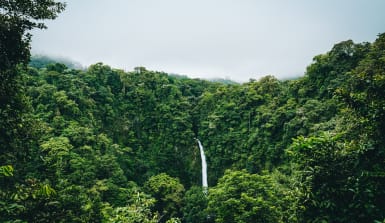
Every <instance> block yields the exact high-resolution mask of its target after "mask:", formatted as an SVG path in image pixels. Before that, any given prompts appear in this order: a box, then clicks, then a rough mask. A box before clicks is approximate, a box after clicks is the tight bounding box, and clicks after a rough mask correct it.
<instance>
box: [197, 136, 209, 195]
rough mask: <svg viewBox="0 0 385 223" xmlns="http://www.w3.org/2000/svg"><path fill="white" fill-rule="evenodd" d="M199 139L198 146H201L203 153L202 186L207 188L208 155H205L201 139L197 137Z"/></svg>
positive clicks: (200, 149)
mask: <svg viewBox="0 0 385 223" xmlns="http://www.w3.org/2000/svg"><path fill="white" fill-rule="evenodd" d="M197 141H198V146H199V151H200V153H201V160H202V187H203V188H205V189H207V187H208V183H207V163H206V156H205V151H204V150H203V146H202V143H201V141H199V139H197Z"/></svg>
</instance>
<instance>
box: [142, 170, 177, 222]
mask: <svg viewBox="0 0 385 223" xmlns="http://www.w3.org/2000/svg"><path fill="white" fill-rule="evenodd" d="M144 190H145V192H147V193H148V194H150V195H152V196H153V197H154V198H155V200H156V202H155V206H154V211H157V212H158V213H159V214H160V215H161V216H162V217H161V218H162V219H168V218H170V217H179V216H180V215H181V210H180V209H181V207H182V201H183V195H184V187H183V185H182V184H181V183H180V182H179V179H177V178H173V177H171V176H169V175H167V174H165V173H161V174H159V175H156V176H152V177H150V179H148V181H147V182H146V183H145V184H144ZM163 222H164V221H163Z"/></svg>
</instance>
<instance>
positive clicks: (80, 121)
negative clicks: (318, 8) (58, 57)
mask: <svg viewBox="0 0 385 223" xmlns="http://www.w3.org/2000/svg"><path fill="white" fill-rule="evenodd" d="M24 2H29V3H30V4H32V6H36V7H32V8H33V9H34V10H28V8H29V7H27V6H26V5H25V4H24ZM22 3H23V4H22ZM34 4H35V5H34ZM28 6H29V5H28ZM64 7H65V5H64V4H61V3H56V2H55V1H52V0H45V1H39V2H38V3H37V2H36V1H0V8H1V9H2V10H0V13H1V14H0V15H1V16H0V31H1V32H0V43H1V44H0V58H1V59H0V68H1V69H0V78H1V81H0V222H13V223H16V222H143V223H155V222H162V223H164V222H167V223H177V222H186V223H198V222H199V223H210V222H216V223H225V222H226V223H231V222H237V223H243V222H261V223H262V222H263V223H266V222H365V223H366V222H373V223H381V222H385V163H384V162H385V137H384V136H383V133H384V131H383V129H385V109H384V108H385V34H380V35H378V37H377V39H376V40H375V41H374V42H373V43H353V42H352V41H350V40H347V41H343V42H340V43H337V44H336V45H334V47H333V48H332V49H331V50H330V51H329V52H327V53H325V54H322V55H318V56H315V57H314V60H313V63H312V64H310V65H309V66H308V67H307V69H306V73H305V75H304V76H303V77H300V78H297V79H293V80H278V79H276V78H275V77H273V76H266V77H263V78H261V79H259V80H250V81H249V82H247V83H243V84H237V83H230V84H229V83H222V82H211V81H206V80H200V79H190V78H187V77H181V76H175V75H168V74H166V73H163V72H156V71H149V70H147V69H145V68H144V67H138V68H136V69H135V70H134V71H132V72H125V71H123V70H119V69H113V68H111V67H109V66H107V65H105V64H102V63H97V64H94V65H91V66H90V67H89V68H87V69H76V68H74V67H72V65H71V64H67V65H65V64H63V63H57V61H52V60H51V59H49V58H47V57H45V58H44V57H40V58H36V57H32V58H30V56H29V44H30V36H29V35H26V33H28V31H29V30H31V29H33V28H42V27H43V24H40V23H38V22H36V21H39V20H42V19H54V18H55V17H56V15H57V14H58V13H60V12H61V11H62V10H63V9H64ZM28 62H29V65H28ZM196 139H200V140H202V142H203V144H204V145H205V148H204V154H203V147H201V144H200V142H199V141H198V142H199V144H197V143H198V142H197V140H196ZM198 145H199V146H200V147H198ZM203 158H205V159H207V163H208V165H207V180H206V178H205V177H204V173H202V172H201V170H204V169H205V162H201V161H202V160H204V159H203ZM203 172H205V171H203ZM201 174H202V175H201ZM201 176H203V178H202V177H201ZM207 181H208V182H210V187H208V188H206V187H207ZM202 185H203V188H202Z"/></svg>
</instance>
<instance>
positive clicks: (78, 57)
mask: <svg viewBox="0 0 385 223" xmlns="http://www.w3.org/2000/svg"><path fill="white" fill-rule="evenodd" d="M66 2H67V9H66V11H65V12H64V13H62V14H61V15H59V17H58V18H57V19H56V20H54V21H49V22H47V25H48V29H47V30H42V31H40V30H38V31H34V32H33V35H34V36H33V41H32V52H33V53H34V54H45V55H51V56H61V57H66V58H70V59H72V60H74V61H77V62H79V63H81V64H83V65H84V66H88V65H90V64H93V63H96V62H103V63H105V64H108V65H110V66H112V67H114V68H121V69H124V70H126V71H131V70H133V68H134V67H137V66H144V67H146V68H147V69H150V70H157V71H164V72H168V73H178V74H184V75H188V76H190V77H199V78H216V77H219V78H230V79H232V80H235V81H247V80H249V79H250V78H254V79H258V78H260V77H261V76H265V75H269V74H271V75H274V76H276V77H278V78H281V79H283V78H290V77H295V76H301V75H303V74H304V72H305V69H306V66H308V65H309V64H310V63H311V62H312V58H313V57H314V56H315V55H318V54H321V53H325V52H327V51H328V50H330V49H331V47H332V46H333V45H334V44H335V43H338V42H340V41H343V40H348V39H352V40H353V41H355V42H364V41H367V42H372V41H374V40H375V39H376V37H377V34H379V33H382V32H385V0H319V1H316V0H67V1H66Z"/></svg>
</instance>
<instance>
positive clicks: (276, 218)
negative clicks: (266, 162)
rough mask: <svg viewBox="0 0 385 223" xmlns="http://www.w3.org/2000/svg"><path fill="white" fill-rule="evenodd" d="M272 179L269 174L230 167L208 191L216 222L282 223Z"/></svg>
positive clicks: (209, 206) (210, 208)
mask: <svg viewBox="0 0 385 223" xmlns="http://www.w3.org/2000/svg"><path fill="white" fill-rule="evenodd" d="M273 188H274V186H273V181H272V179H271V178H270V177H269V176H268V175H266V176H261V175H257V174H250V173H248V172H247V171H245V170H241V171H239V170H236V171H231V170H227V171H226V172H225V175H224V176H223V177H222V178H220V179H219V182H218V185H217V186H215V187H213V188H211V189H210V190H209V197H208V200H209V203H208V212H209V213H210V214H212V215H213V216H214V217H215V222H217V223H224V222H228V223H230V222H236V223H247V222H248V223H251V222H264V223H265V222H281V220H280V219H281V216H280V207H279V206H278V205H277V204H278V203H279V202H278V198H277V195H276V194H275V193H274V190H273Z"/></svg>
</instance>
